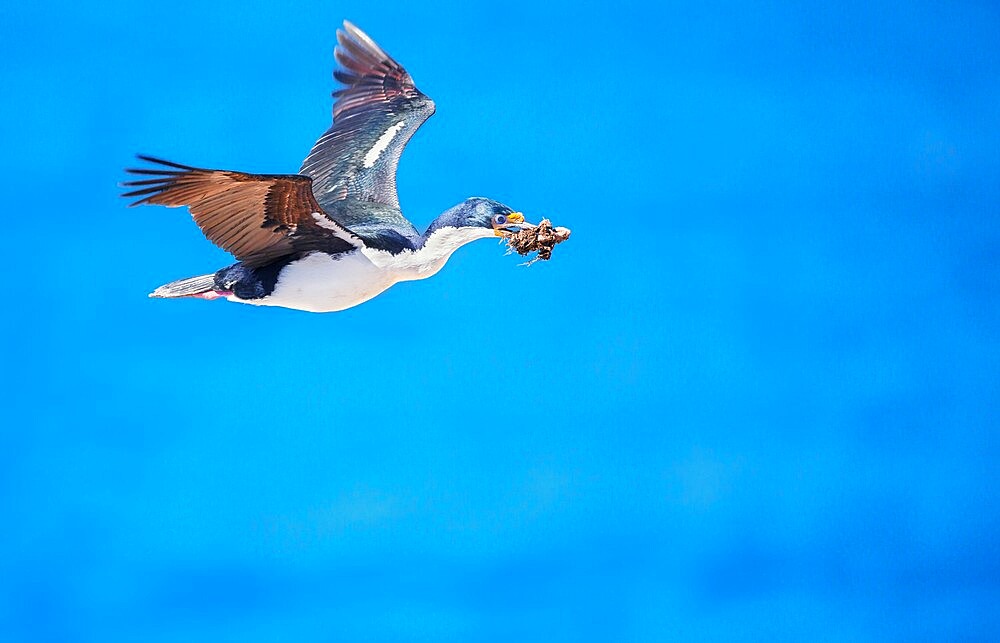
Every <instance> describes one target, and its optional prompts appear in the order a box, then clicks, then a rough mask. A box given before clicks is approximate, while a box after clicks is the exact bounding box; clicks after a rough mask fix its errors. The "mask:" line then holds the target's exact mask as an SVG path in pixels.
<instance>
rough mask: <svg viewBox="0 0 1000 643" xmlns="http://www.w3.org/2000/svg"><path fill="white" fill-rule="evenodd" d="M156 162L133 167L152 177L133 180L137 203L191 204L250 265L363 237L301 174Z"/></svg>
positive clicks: (342, 246)
mask: <svg viewBox="0 0 1000 643" xmlns="http://www.w3.org/2000/svg"><path fill="white" fill-rule="evenodd" d="M139 158H140V159H142V160H144V161H148V162H150V163H155V164H156V165H155V166H154V167H147V168H133V169H129V170H126V171H127V172H129V173H131V174H134V175H140V176H146V177H149V178H145V179H138V180H134V181H127V182H125V183H123V184H122V185H123V186H125V187H130V188H135V189H133V190H131V191H129V192H126V193H125V194H123V195H122V196H125V197H141V198H140V199H139V200H138V201H135V202H134V203H132V205H139V204H143V203H152V204H158V205H166V206H170V207H178V206H185V205H186V206H188V209H189V210H190V211H191V216H192V217H193V218H194V220H195V223H197V224H198V227H200V228H201V231H202V232H203V233H204V234H205V236H206V237H208V239H209V241H211V242H212V243H214V244H215V245H217V246H219V247H220V248H222V249H223V250H225V251H226V252H230V253H232V254H233V255H234V256H235V257H236V258H237V259H239V260H240V261H243V262H244V263H246V264H248V265H250V266H259V265H263V264H266V263H268V262H270V261H273V260H274V259H277V258H279V257H283V256H285V255H289V254H293V253H297V252H305V251H308V250H320V249H322V250H325V251H328V252H345V251H348V250H352V249H354V248H357V247H359V246H360V245H361V240H360V239H358V237H356V236H355V235H354V234H353V233H351V232H350V231H349V230H347V229H346V228H344V227H343V226H342V225H341V224H339V223H338V222H336V221H334V220H333V219H331V218H330V217H329V216H327V214H326V213H325V212H324V211H323V209H322V208H321V207H320V205H319V204H318V203H317V202H316V198H315V197H314V196H313V193H312V181H311V180H310V179H309V177H308V176H301V175H298V174H289V175H278V174H246V173H243V172H230V171H227V170H204V169H200V168H195V167H190V166H187V165H180V164H178V163H172V162H170V161H163V160H160V159H155V158H152V157H149V156H140V157H139Z"/></svg>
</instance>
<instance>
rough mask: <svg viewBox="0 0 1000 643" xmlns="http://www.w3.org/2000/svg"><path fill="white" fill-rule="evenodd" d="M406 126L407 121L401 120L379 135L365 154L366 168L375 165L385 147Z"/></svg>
mask: <svg viewBox="0 0 1000 643" xmlns="http://www.w3.org/2000/svg"><path fill="white" fill-rule="evenodd" d="M405 126H406V121H400V122H399V123H396V124H395V125H393V126H392V127H390V128H389V129H387V130H386V131H385V132H384V133H383V134H382V136H379V137H378V140H377V141H375V145H374V146H372V149H370V150H368V153H367V154H365V159H364V166H365V167H366V168H369V167H372V166H374V165H375V162H376V161H378V157H380V156H382V152H384V151H385V148H387V147H389V143H392V139H394V138H395V137H396V134H399V131H400V130H401V129H403V128H404V127H405Z"/></svg>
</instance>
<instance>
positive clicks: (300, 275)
mask: <svg viewBox="0 0 1000 643" xmlns="http://www.w3.org/2000/svg"><path fill="white" fill-rule="evenodd" d="M396 281H397V279H395V278H394V276H393V274H392V273H391V272H390V271H387V270H385V269H384V268H381V267H379V266H378V265H376V264H374V263H372V261H371V260H370V259H369V258H368V257H366V256H365V255H364V253H362V252H360V251H355V252H351V253H348V254H344V255H340V256H331V255H328V254H325V253H322V252H314V253H312V254H310V255H307V256H306V257H303V258H302V259H299V260H297V261H293V262H291V263H289V264H288V265H287V266H285V267H284V269H282V271H281V273H280V274H279V275H278V280H277V283H275V286H274V290H273V291H272V292H271V294H270V295H268V296H267V297H263V298H261V299H257V300H247V301H246V302H245V303H250V304H257V305H261V306H283V307H285V308H295V309H297V310H307V311H312V312H333V311H338V310H344V309H346V308H350V307H352V306H356V305H358V304H360V303H362V302H365V301H368V300H369V299H371V298H372V297H374V296H376V295H378V294H379V293H381V292H383V291H384V290H386V289H387V288H388V287H389V286H391V285H392V284H394V283H395V282H396ZM240 301H243V300H240Z"/></svg>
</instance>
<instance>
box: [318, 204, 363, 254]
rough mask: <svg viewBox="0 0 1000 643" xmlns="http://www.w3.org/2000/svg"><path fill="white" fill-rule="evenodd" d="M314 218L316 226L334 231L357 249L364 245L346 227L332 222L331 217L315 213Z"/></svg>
mask: <svg viewBox="0 0 1000 643" xmlns="http://www.w3.org/2000/svg"><path fill="white" fill-rule="evenodd" d="M312 218H313V221H315V222H316V225H318V226H319V227H321V228H326V229H327V230H332V231H333V232H335V233H337V236H338V237H340V238H341V239H343V240H344V241H348V242H350V243H351V244H352V245H353V246H354V247H355V248H360V247H361V246H362V245H363V244H362V243H361V239H358V238H357V237H356V236H354V234H353V233H350V232H348V231H347V230H346V229H345V228H344V226H342V225H339V224H338V223H336V222H335V221H331V220H330V217H328V216H326V215H325V214H323V213H322V212H313V213H312Z"/></svg>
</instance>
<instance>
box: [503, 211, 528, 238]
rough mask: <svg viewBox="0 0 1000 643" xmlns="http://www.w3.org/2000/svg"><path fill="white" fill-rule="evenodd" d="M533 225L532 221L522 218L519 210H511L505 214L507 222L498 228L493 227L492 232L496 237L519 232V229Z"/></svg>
mask: <svg viewBox="0 0 1000 643" xmlns="http://www.w3.org/2000/svg"><path fill="white" fill-rule="evenodd" d="M534 227H535V224H534V223H528V222H527V221H525V220H524V215H523V214H521V213H520V212H512V213H510V214H508V215H507V223H505V224H504V225H502V226H500V227H499V228H494V229H493V232H494V234H496V236H498V237H509V236H510V235H512V234H516V233H518V232H520V231H521V230H524V229H526V228H534Z"/></svg>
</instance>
